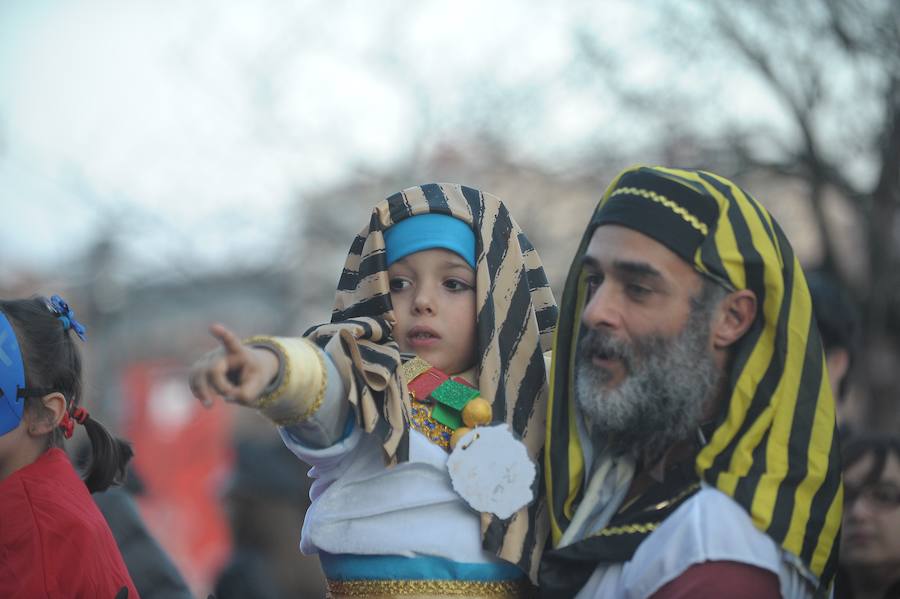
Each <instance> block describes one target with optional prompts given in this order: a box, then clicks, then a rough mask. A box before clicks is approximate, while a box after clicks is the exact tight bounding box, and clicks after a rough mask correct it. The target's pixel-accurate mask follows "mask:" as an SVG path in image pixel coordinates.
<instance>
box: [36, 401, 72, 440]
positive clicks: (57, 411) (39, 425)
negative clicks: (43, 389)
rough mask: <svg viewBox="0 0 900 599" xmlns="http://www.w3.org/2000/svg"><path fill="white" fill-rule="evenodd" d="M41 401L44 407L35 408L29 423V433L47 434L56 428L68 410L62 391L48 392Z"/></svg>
mask: <svg viewBox="0 0 900 599" xmlns="http://www.w3.org/2000/svg"><path fill="white" fill-rule="evenodd" d="M40 401H41V405H42V406H43V409H38V410H35V412H34V414H33V415H32V418H31V421H30V422H29V423H28V432H29V434H32V435H35V436H42V435H46V434H49V433H52V432H53V431H54V430H56V427H57V426H59V422H60V421H61V420H62V418H63V414H64V413H65V411H66V397H65V396H64V395H63V394H62V393H59V392H53V393H48V394H47V395H45V396H43V397H42V398H41V400H40Z"/></svg>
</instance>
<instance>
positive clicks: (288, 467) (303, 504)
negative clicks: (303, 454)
mask: <svg viewBox="0 0 900 599" xmlns="http://www.w3.org/2000/svg"><path fill="white" fill-rule="evenodd" d="M236 454H237V455H236V463H235V467H234V471H233V474H232V477H231V479H230V480H229V481H228V482H227V483H226V485H225V488H224V489H223V492H222V500H223V502H224V503H225V508H226V512H227V514H228V520H229V524H230V526H231V535H232V541H233V549H232V554H231V557H230V558H229V560H228V562H227V563H226V565H225V566H224V568H223V569H222V571H221V572H220V573H219V575H218V577H217V579H216V583H215V596H216V599H280V598H282V597H310V598H311V597H324V596H325V578H324V576H323V575H322V570H321V568H320V566H319V560H318V559H316V558H315V557H314V556H305V555H298V553H297V532H296V531H297V528H298V527H299V526H300V524H301V523H302V522H303V515H304V514H305V513H306V510H307V508H308V507H309V479H308V478H307V476H306V469H307V468H306V466H305V465H304V464H303V463H302V462H301V461H300V460H298V459H297V458H296V457H295V456H294V455H293V454H292V453H291V452H290V451H289V450H288V449H287V448H286V447H285V446H284V445H283V444H282V443H278V442H277V441H272V442H266V441H249V440H248V441H243V442H241V443H239V444H238V446H237V449H236Z"/></svg>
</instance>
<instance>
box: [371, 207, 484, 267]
mask: <svg viewBox="0 0 900 599" xmlns="http://www.w3.org/2000/svg"><path fill="white" fill-rule="evenodd" d="M384 245H385V250H386V251H387V263H388V266H390V265H391V264H393V263H394V262H396V261H397V260H400V259H402V258H405V257H406V256H409V255H410V254H413V253H415V252H421V251H422V250H433V249H444V250H450V251H451V252H455V253H457V254H459V256H460V257H461V258H462V259H463V260H465V261H466V262H467V263H468V264H469V266H471V267H472V268H473V269H474V268H475V233H474V232H473V231H472V228H471V227H470V226H469V225H467V224H466V223H464V222H463V221H461V220H459V219H457V218H453V217H452V216H448V215H446V214H434V213H431V214H419V215H416V216H411V217H409V218H406V219H404V220H401V221H400V222H398V223H397V224H395V225H392V226H391V227H389V228H388V229H387V230H385V232H384Z"/></svg>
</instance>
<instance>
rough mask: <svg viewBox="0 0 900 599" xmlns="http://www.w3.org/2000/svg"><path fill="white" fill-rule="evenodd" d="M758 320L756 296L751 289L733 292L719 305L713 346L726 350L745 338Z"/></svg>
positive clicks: (714, 323) (714, 324)
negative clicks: (745, 334) (748, 330)
mask: <svg viewBox="0 0 900 599" xmlns="http://www.w3.org/2000/svg"><path fill="white" fill-rule="evenodd" d="M755 319H756V294H755V293H753V292H752V291H750V290H749V289H739V290H738V291H732V292H731V293H729V294H728V295H726V296H725V299H723V300H722V302H721V303H720V304H719V310H718V312H717V314H716V318H715V320H714V321H713V326H712V331H711V332H712V344H713V347H714V348H715V349H725V348H727V347H729V346H730V345H731V344H733V343H734V342H735V341H737V340H738V339H740V338H741V337H743V336H744V333H746V332H747V329H749V328H750V325H752V324H753V321H754V320H755Z"/></svg>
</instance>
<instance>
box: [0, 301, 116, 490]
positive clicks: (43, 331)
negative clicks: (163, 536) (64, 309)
mask: <svg viewBox="0 0 900 599" xmlns="http://www.w3.org/2000/svg"><path fill="white" fill-rule="evenodd" d="M49 306H50V302H49V301H48V300H47V299H46V298H43V297H34V298H31V299H25V300H8V301H4V300H0V312H3V313H4V314H5V315H6V318H7V319H8V320H9V322H10V324H11V325H12V326H13V328H14V329H15V332H16V338H17V340H18V344H19V350H20V352H21V354H22V363H23V364H24V366H25V386H26V387H27V388H30V389H39V390H41V393H52V392H59V393H62V394H63V396H64V397H65V398H66V411H67V412H68V413H69V414H70V415H71V414H72V413H73V412H74V411H75V409H76V408H78V407H79V406H80V405H81V398H82V388H81V354H80V352H79V350H78V347H77V346H76V344H75V340H74V339H73V338H72V336H73V333H72V331H71V330H69V329H68V328H67V327H66V326H64V324H63V322H61V319H60V318H59V317H58V316H57V315H56V314H54V313H53V312H52V311H51V309H50V307H49ZM25 410H27V411H32V413H35V414H37V415H38V416H40V415H42V413H44V412H46V411H47V408H45V407H44V405H43V404H42V403H41V399H40V397H29V398H27V399H26V401H25ZM82 424H83V426H84V428H85V431H86V432H87V435H88V438H89V439H90V443H91V459H90V461H89V462H88V464H87V467H86V469H85V473H84V483H85V485H87V487H88V490H89V491H90V492H91V493H95V492H97V491H103V490H105V489H107V488H108V487H109V486H111V485H113V484H121V483H122V482H123V481H124V479H125V466H126V465H127V464H128V460H130V459H131V456H132V455H133V452H132V450H131V446H130V445H129V444H128V443H127V442H125V441H123V440H121V439H118V438H116V437H113V436H112V435H111V434H110V433H109V431H107V430H106V428H105V427H104V426H103V425H102V424H100V423H99V422H97V421H96V420H94V419H93V418H92V417H90V416H88V417H87V418H86V419H85V420H84V422H83V423H82ZM63 439H64V436H63V431H62V430H61V429H59V428H57V429H54V431H53V432H52V433H51V434H50V436H49V439H48V448H49V447H62V445H63Z"/></svg>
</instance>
